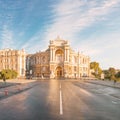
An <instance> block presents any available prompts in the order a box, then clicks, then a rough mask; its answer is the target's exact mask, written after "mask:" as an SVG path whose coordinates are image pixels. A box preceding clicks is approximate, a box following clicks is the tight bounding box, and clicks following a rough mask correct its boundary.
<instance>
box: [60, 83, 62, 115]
mask: <svg viewBox="0 0 120 120" xmlns="http://www.w3.org/2000/svg"><path fill="white" fill-rule="evenodd" d="M62 114H63V106H62V91H61V83H60V115H62Z"/></svg>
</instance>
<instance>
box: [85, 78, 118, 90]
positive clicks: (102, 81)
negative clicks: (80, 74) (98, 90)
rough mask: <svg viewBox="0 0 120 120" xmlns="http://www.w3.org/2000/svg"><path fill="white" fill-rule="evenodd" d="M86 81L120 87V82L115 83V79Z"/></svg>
mask: <svg viewBox="0 0 120 120" xmlns="http://www.w3.org/2000/svg"><path fill="white" fill-rule="evenodd" d="M85 82H88V83H93V84H99V85H104V86H108V87H114V88H119V89H120V82H116V83H115V84H114V81H113V80H111V81H110V80H93V79H92V80H91V79H89V80H85Z"/></svg>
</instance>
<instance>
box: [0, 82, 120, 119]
mask: <svg viewBox="0 0 120 120" xmlns="http://www.w3.org/2000/svg"><path fill="white" fill-rule="evenodd" d="M118 94H120V89H115V88H110V87H107V86H101V85H96V84H90V83H85V82H80V81H77V80H70V81H68V80H45V81H39V82H38V85H36V86H34V87H32V88H31V89H29V90H26V91H24V92H21V93H19V94H15V95H12V96H11V97H8V98H6V99H2V100H0V120H120V98H119V97H118V96H116V95H118Z"/></svg>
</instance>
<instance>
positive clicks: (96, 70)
mask: <svg viewBox="0 0 120 120" xmlns="http://www.w3.org/2000/svg"><path fill="white" fill-rule="evenodd" d="M90 69H93V70H94V72H93V73H92V74H93V75H94V76H95V77H97V78H100V76H101V73H102V69H101V68H100V66H99V63H98V62H91V63H90Z"/></svg>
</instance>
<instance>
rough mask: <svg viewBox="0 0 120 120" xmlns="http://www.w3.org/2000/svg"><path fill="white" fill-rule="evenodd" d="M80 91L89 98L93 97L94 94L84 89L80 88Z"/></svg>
mask: <svg viewBox="0 0 120 120" xmlns="http://www.w3.org/2000/svg"><path fill="white" fill-rule="evenodd" d="M80 91H82V92H83V93H85V94H87V95H88V96H92V94H91V93H90V92H88V91H86V90H84V89H82V88H80Z"/></svg>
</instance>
